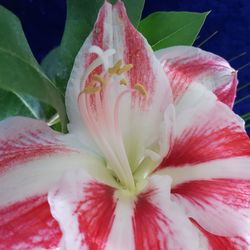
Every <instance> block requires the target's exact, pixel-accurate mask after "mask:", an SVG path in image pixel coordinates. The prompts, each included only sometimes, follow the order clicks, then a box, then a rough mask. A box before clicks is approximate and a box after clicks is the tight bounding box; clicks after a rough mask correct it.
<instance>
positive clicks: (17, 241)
mask: <svg viewBox="0 0 250 250" xmlns="http://www.w3.org/2000/svg"><path fill="white" fill-rule="evenodd" d="M60 239H61V231H60V228H59V226H58V223H57V222H56V220H55V219H54V218H53V217H52V215H51V213H50V207H49V204H48V202H47V195H41V196H37V197H32V198H29V199H27V200H25V201H22V202H18V203H15V204H13V205H11V206H8V207H5V208H0V249H22V250H28V249H55V248H56V247H57V246H58V245H59V242H60Z"/></svg>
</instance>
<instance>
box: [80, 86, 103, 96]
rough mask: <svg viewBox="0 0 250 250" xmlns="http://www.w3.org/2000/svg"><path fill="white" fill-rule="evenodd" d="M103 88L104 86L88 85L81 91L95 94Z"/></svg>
mask: <svg viewBox="0 0 250 250" xmlns="http://www.w3.org/2000/svg"><path fill="white" fill-rule="evenodd" d="M101 89H102V88H101V87H100V86H87V87H85V88H84V90H83V91H81V93H85V94H95V93H97V92H99V91H100V90H101ZM81 93H80V94H81Z"/></svg>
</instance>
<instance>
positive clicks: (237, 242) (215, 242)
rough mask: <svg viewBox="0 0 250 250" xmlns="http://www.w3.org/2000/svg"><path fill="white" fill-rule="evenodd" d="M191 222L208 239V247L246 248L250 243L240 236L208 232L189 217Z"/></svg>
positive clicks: (228, 249) (233, 249)
mask: <svg viewBox="0 0 250 250" xmlns="http://www.w3.org/2000/svg"><path fill="white" fill-rule="evenodd" d="M191 221H192V222H193V224H194V225H195V226H196V227H197V228H198V229H199V230H200V231H201V232H202V234H203V235H204V236H205V237H206V238H207V239H208V242H209V245H210V248H211V249H213V250H248V249H249V246H250V243H249V241H246V240H244V239H242V238H240V237H235V238H230V237H223V236H218V235H214V234H211V233H209V232H208V231H206V230H205V229H204V228H202V227H201V226H200V225H199V224H198V223H197V222H196V221H195V220H193V219H191Z"/></svg>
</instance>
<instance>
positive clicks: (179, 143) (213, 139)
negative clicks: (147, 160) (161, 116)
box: [159, 84, 250, 169]
mask: <svg viewBox="0 0 250 250" xmlns="http://www.w3.org/2000/svg"><path fill="white" fill-rule="evenodd" d="M175 128H176V133H175V139H174V140H173V144H172V146H171V150H170V152H169V154H168V155H167V156H166V157H165V158H164V160H163V161H162V163H161V165H160V167H159V169H163V168H165V167H183V166H185V165H187V164H192V165H195V164H200V163H203V162H208V161H212V160H217V159H227V158H232V157H241V156H250V140H249V138H248V136H247V134H246V132H245V131H244V129H243V128H242V121H241V120H240V119H239V118H238V117H237V116H235V114H234V113H233V112H232V111H230V110H229V109H228V108H227V107H226V106H225V105H224V104H222V103H220V102H218V101H216V100H215V98H213V96H212V94H209V93H208V91H207V90H205V89H204V87H201V88H200V87H199V85H198V84H197V85H196V86H194V87H193V88H189V90H188V91H187V92H186V94H185V95H184V97H183V98H182V101H181V102H180V103H179V104H178V105H177V118H176V124H175Z"/></svg>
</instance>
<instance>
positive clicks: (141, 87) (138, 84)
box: [134, 83, 148, 96]
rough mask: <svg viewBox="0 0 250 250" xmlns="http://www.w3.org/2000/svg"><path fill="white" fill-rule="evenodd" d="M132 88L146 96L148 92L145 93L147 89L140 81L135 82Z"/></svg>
mask: <svg viewBox="0 0 250 250" xmlns="http://www.w3.org/2000/svg"><path fill="white" fill-rule="evenodd" d="M134 88H135V89H136V90H137V91H138V92H139V93H140V94H142V95H143V96H147V95H148V93H147V90H146V89H145V88H144V86H143V85H142V84H140V83H136V84H135V86H134Z"/></svg>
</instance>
